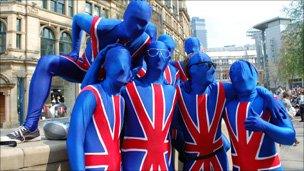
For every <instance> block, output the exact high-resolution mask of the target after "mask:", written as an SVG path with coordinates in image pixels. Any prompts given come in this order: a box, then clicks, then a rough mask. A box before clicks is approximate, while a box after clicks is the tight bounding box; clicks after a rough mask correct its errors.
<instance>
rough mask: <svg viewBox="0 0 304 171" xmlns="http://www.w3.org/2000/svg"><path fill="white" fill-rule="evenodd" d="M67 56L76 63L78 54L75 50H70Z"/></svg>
mask: <svg viewBox="0 0 304 171" xmlns="http://www.w3.org/2000/svg"><path fill="white" fill-rule="evenodd" d="M69 56H70V57H72V58H73V59H74V60H75V61H77V59H78V57H79V52H77V51H76V50H72V51H71V52H70V53H69Z"/></svg>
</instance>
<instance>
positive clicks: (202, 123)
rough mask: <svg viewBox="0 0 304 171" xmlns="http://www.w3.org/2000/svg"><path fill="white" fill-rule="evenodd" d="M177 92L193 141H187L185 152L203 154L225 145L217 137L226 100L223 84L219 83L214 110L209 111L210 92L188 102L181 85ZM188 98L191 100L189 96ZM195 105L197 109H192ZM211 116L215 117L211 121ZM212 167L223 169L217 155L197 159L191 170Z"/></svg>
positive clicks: (185, 122)
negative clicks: (192, 101)
mask: <svg viewBox="0 0 304 171" xmlns="http://www.w3.org/2000/svg"><path fill="white" fill-rule="evenodd" d="M177 93H178V94H177V97H178V105H179V108H180V113H181V116H182V118H183V122H184V124H185V126H186V129H187V132H188V133H189V135H190V136H191V139H192V141H193V142H189V141H186V142H185V143H186V145H185V153H188V154H189V153H190V154H196V156H202V155H207V154H210V153H212V152H214V151H216V150H218V149H220V148H221V147H222V146H223V142H222V138H221V137H219V138H217V139H216V133H217V130H218V127H219V124H220V121H221V117H222V111H223V110H224V105H225V101H226V98H225V92H224V87H223V84H222V83H217V98H216V102H215V108H214V111H208V108H207V101H208V94H202V95H196V96H195V103H191V102H190V103H189V102H188V103H186V102H185V99H184V94H183V92H182V90H181V88H180V86H178V91H177ZM186 100H187V101H189V97H188V98H187V99H186ZM193 106H195V109H192V110H190V109H191V108H193ZM190 111H192V112H190ZM210 112H211V114H210ZM210 116H212V117H213V118H212V120H211V123H210V120H209V117H210ZM194 117H196V118H197V119H196V120H197V123H195V121H194V120H193V118H194ZM211 167H212V168H213V169H214V170H223V168H222V166H221V164H220V162H219V159H218V157H217V155H214V156H212V157H210V158H208V159H201V160H195V161H194V162H193V164H192V166H191V167H190V170H201V169H202V170H211Z"/></svg>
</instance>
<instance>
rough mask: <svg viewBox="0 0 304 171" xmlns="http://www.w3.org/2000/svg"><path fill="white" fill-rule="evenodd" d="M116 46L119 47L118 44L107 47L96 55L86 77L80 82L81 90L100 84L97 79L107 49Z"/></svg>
mask: <svg viewBox="0 0 304 171" xmlns="http://www.w3.org/2000/svg"><path fill="white" fill-rule="evenodd" d="M116 46H121V45H119V44H118V43H114V44H111V45H108V46H106V47H105V48H104V49H102V50H101V51H100V52H99V53H98V55H97V57H96V59H95V60H94V62H93V64H92V65H91V66H90V68H89V69H88V71H87V73H86V75H85V76H84V78H83V80H82V83H81V89H83V88H84V87H85V86H88V85H92V84H97V83H98V82H100V80H99V79H98V78H99V74H100V69H101V68H102V65H103V64H104V61H105V57H106V53H107V51H108V50H109V49H111V48H113V47H116Z"/></svg>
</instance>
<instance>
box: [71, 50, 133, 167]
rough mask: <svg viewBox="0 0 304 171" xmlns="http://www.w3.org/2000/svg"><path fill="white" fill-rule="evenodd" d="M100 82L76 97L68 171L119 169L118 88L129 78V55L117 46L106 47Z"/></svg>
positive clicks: (120, 115) (120, 121)
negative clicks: (70, 170) (69, 168)
mask: <svg viewBox="0 0 304 171" xmlns="http://www.w3.org/2000/svg"><path fill="white" fill-rule="evenodd" d="M99 55H104V56H105V62H104V69H105V76H104V80H103V81H101V82H99V83H97V84H94V85H89V86H86V87H85V88H84V89H82V91H81V93H80V94H79V96H78V97H77V100H76V102H75V105H74V108H73V111H72V114H71V122H70V127H69V132H68V138H67V150H68V156H69V163H70V166H71V169H72V170H85V169H88V170H89V169H99V170H121V154H120V130H121V128H122V124H123V120H124V117H123V116H124V106H125V103H124V99H123V98H122V97H121V96H120V89H121V87H122V86H124V85H125V84H126V83H127V82H128V81H129V78H130V58H131V56H130V53H129V51H128V50H127V49H126V48H125V47H123V46H121V45H118V44H115V45H112V46H110V47H107V48H106V50H105V51H104V53H100V54H99Z"/></svg>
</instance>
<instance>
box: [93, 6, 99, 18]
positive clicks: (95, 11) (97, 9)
mask: <svg viewBox="0 0 304 171" xmlns="http://www.w3.org/2000/svg"><path fill="white" fill-rule="evenodd" d="M94 15H97V16H100V7H99V6H96V5H95V6H94Z"/></svg>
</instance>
